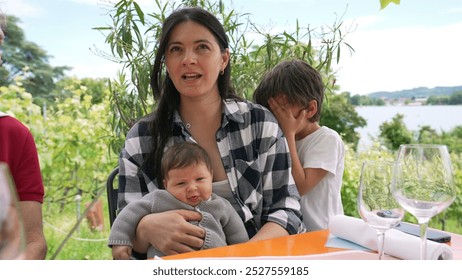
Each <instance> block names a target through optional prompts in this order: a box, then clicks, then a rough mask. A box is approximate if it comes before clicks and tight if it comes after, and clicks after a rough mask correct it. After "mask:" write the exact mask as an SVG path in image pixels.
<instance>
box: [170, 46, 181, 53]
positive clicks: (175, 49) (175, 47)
mask: <svg viewBox="0 0 462 280" xmlns="http://www.w3.org/2000/svg"><path fill="white" fill-rule="evenodd" d="M179 51H181V48H180V47H178V46H173V47H170V52H179Z"/></svg>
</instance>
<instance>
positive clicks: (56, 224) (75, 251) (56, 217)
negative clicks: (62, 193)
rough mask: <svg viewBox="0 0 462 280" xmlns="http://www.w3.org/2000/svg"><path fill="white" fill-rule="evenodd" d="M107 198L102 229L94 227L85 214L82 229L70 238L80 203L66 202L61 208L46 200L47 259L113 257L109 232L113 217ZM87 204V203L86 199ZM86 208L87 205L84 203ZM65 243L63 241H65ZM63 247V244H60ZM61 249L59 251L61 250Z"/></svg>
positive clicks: (45, 232)
mask: <svg viewBox="0 0 462 280" xmlns="http://www.w3.org/2000/svg"><path fill="white" fill-rule="evenodd" d="M101 200H102V201H103V205H104V206H103V218H104V228H103V230H102V231H96V230H91V229H90V226H89V224H88V222H87V220H86V219H85V218H84V219H83V220H82V222H81V224H80V225H79V227H78V229H77V230H76V231H75V232H74V233H73V234H72V235H71V237H70V238H68V239H67V241H66V242H65V243H63V242H64V240H65V239H66V237H67V235H68V233H69V232H71V230H72V228H73V227H74V226H75V224H76V222H77V214H76V213H77V211H76V204H74V203H73V204H69V205H66V206H65V208H64V209H63V211H58V209H57V208H58V207H57V206H56V205H53V206H51V205H47V204H46V202H45V203H44V209H47V210H46V211H45V212H44V234H45V238H46V240H47V244H48V253H47V257H46V258H47V259H56V260H110V259H112V254H111V249H110V248H109V247H108V246H107V238H108V236H109V230H110V229H109V217H108V214H107V213H108V212H107V203H106V201H107V200H106V196H105V195H104V196H103V197H101ZM82 205H83V203H82ZM81 207H82V209H81V211H82V212H83V211H84V209H83V206H81ZM62 244H63V245H62ZM60 247H61V248H60ZM58 250H59V252H58Z"/></svg>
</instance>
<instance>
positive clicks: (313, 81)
mask: <svg viewBox="0 0 462 280" xmlns="http://www.w3.org/2000/svg"><path fill="white" fill-rule="evenodd" d="M281 94H282V95H285V96H286V97H287V101H288V102H289V104H291V105H299V106H302V107H306V108H308V105H309V102H310V101H313V100H315V101H316V103H317V112H316V114H314V115H313V117H311V118H310V121H312V122H318V121H319V120H320V118H321V109H322V102H323V101H324V83H323V81H322V77H321V74H319V72H318V71H317V70H316V69H314V68H313V67H311V65H309V64H308V63H306V62H305V61H303V60H300V59H293V60H287V61H282V62H280V63H279V64H277V65H276V66H275V67H274V68H273V69H272V70H270V71H268V72H267V73H266V74H265V75H264V76H263V78H262V80H261V82H260V84H259V85H258V87H257V89H256V90H255V92H254V95H253V99H254V101H255V102H256V103H258V104H261V105H263V106H265V107H266V108H269V106H268V99H270V98H271V97H277V96H279V95H281Z"/></svg>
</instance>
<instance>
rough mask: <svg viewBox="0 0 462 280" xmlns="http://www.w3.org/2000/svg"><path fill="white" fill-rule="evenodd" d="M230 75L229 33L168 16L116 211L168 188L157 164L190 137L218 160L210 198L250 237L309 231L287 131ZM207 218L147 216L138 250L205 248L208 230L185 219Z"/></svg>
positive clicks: (208, 20) (191, 15) (201, 18)
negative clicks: (150, 98) (224, 204)
mask: <svg viewBox="0 0 462 280" xmlns="http://www.w3.org/2000/svg"><path fill="white" fill-rule="evenodd" d="M230 72H231V67H230V54H229V49H228V41H227V38H226V33H225V31H224V29H223V26H222V25H221V24H220V22H219V21H218V20H217V18H215V17H214V16H213V15H212V14H210V13H209V12H207V11H205V10H203V9H201V8H183V9H180V10H177V11H175V12H174V13H172V14H171V15H170V16H169V17H168V18H167V19H166V20H165V22H164V24H163V27H162V34H161V37H160V39H159V46H158V52H157V54H156V58H155V61H154V67H153V71H152V77H151V86H152V90H153V93H154V97H155V99H156V101H157V102H158V108H157V110H156V111H155V112H153V113H152V114H150V115H149V116H147V117H145V118H143V119H142V120H140V121H139V122H138V123H136V124H135V125H134V126H133V127H132V129H131V130H130V132H129V133H128V135H127V139H126V142H125V146H124V148H123V150H122V153H121V157H120V160H119V165H120V177H119V178H120V179H119V184H120V187H119V208H123V207H124V206H125V205H127V203H129V202H130V201H133V200H136V199H139V198H141V197H142V196H143V195H145V194H147V193H148V192H151V191H152V190H154V189H156V188H162V182H161V178H162V175H161V174H160V168H153V166H154V167H155V166H158V167H160V161H161V158H162V155H163V151H164V150H165V149H166V148H167V147H169V146H171V145H172V144H173V143H177V142H184V141H193V142H197V143H198V144H199V145H200V146H202V147H203V148H204V149H205V150H206V151H207V153H208V154H209V156H210V158H211V160H212V167H213V170H214V174H213V182H214V183H213V192H214V193H216V194H218V195H220V196H223V197H225V198H226V199H228V200H229V201H230V202H231V204H232V205H233V207H234V208H235V209H236V211H237V212H238V214H239V216H240V217H241V218H242V220H243V221H244V223H245V225H246V229H247V232H248V234H249V237H250V238H251V240H252V241H254V240H261V239H267V238H273V237H278V236H283V235H288V234H296V233H300V232H303V231H304V230H305V229H304V226H303V223H302V221H301V213H300V203H299V200H300V197H299V195H298V192H297V189H296V187H295V184H294V181H293V178H292V177H291V173H290V157H289V153H288V147H287V144H286V141H285V139H284V138H283V136H282V132H281V130H280V129H279V127H278V124H277V122H276V120H275V118H274V117H273V115H272V114H271V113H270V112H269V111H268V110H267V109H265V108H263V107H262V106H259V105H255V104H253V103H249V102H247V101H243V100H241V99H240V98H239V97H238V96H237V95H236V94H235V93H234V91H233V90H232V88H231V86H230ZM152 170H155V171H154V172H153V171H152ZM200 219H201V217H200V215H198V214H197V213H194V212H190V211H171V212H168V213H162V214H150V215H147V216H145V217H144V218H143V219H142V220H141V221H140V223H139V224H138V227H137V231H136V240H133V246H134V247H133V249H134V251H137V252H141V253H144V252H146V249H147V248H148V247H149V246H150V245H151V244H152V246H154V247H155V248H157V249H158V250H160V251H161V252H163V253H165V254H169V255H170V254H177V253H184V252H189V251H192V250H194V249H195V248H200V247H201V246H202V244H203V237H204V230H203V229H201V228H199V227H196V226H194V225H191V224H189V223H188V222H187V221H198V220H200Z"/></svg>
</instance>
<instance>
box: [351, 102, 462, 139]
mask: <svg viewBox="0 0 462 280" xmlns="http://www.w3.org/2000/svg"><path fill="white" fill-rule="evenodd" d="M356 112H357V113H358V114H359V115H360V116H361V117H363V118H364V119H365V120H366V121H367V126H366V127H363V128H361V129H357V132H359V133H360V135H361V139H360V141H359V143H360V145H359V147H365V146H366V147H367V146H369V145H370V144H371V136H373V137H377V136H378V135H379V133H380V130H379V126H380V125H381V124H382V123H384V122H390V121H391V120H392V119H393V117H394V116H396V115H397V114H402V115H403V116H404V118H403V121H404V123H405V124H406V127H407V129H409V130H412V131H418V130H419V129H420V127H421V126H424V125H428V126H430V127H432V128H433V129H435V130H436V131H438V132H441V131H449V130H451V129H452V128H454V127H456V126H460V125H462V105H457V106H447V105H445V106H362V107H356Z"/></svg>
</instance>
